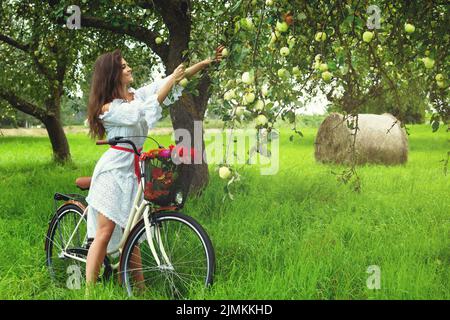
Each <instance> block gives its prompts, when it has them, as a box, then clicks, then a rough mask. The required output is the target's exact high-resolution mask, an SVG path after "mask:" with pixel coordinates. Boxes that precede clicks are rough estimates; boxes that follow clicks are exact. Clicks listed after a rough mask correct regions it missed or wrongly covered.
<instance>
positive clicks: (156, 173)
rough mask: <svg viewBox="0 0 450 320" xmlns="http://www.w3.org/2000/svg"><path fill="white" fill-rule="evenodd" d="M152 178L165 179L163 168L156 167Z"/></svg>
mask: <svg viewBox="0 0 450 320" xmlns="http://www.w3.org/2000/svg"><path fill="white" fill-rule="evenodd" d="M152 178H153V179H154V180H161V179H164V171H163V170H162V169H161V168H154V169H153V170H152Z"/></svg>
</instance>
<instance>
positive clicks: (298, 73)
mask: <svg viewBox="0 0 450 320" xmlns="http://www.w3.org/2000/svg"><path fill="white" fill-rule="evenodd" d="M292 74H294V75H296V76H299V75H300V69H299V68H298V67H297V66H295V67H293V68H292Z"/></svg>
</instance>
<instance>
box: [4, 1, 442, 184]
mask: <svg viewBox="0 0 450 320" xmlns="http://www.w3.org/2000/svg"><path fill="white" fill-rule="evenodd" d="M4 3H5V2H4ZM8 3H9V2H8ZM70 5H78V6H79V7H80V8H81V29H79V30H68V29H67V28H66V27H65V23H66V19H67V18H68V16H69V14H67V13H66V10H67V8H68V7H69V6H70ZM373 5H375V6H377V7H376V8H378V12H379V18H380V19H379V21H378V22H379V27H378V28H375V29H369V28H368V26H367V22H368V21H372V23H373V22H374V20H373V19H374V18H376V15H375V17H374V11H370V10H368V9H369V8H370V6H373ZM2 17H10V18H9V19H10V20H9V21H6V20H5V19H2V22H1V24H2V26H3V27H4V28H3V30H5V31H4V35H3V36H2V38H1V40H2V47H0V51H1V52H2V55H3V54H4V55H5V57H6V58H7V59H11V60H10V61H17V62H20V63H19V64H22V63H23V65H22V69H20V70H25V69H29V68H33V69H32V70H33V71H34V72H33V75H32V77H26V79H23V78H24V77H23V74H24V73H23V72H17V71H19V68H17V66H14V67H15V68H12V66H9V67H8V65H7V63H5V61H6V60H5V59H2V61H1V62H0V63H2V67H3V65H4V66H5V69H4V70H6V72H4V73H2V79H1V80H0V81H1V83H2V86H1V87H2V97H3V99H4V100H7V101H8V102H9V104H10V105H13V106H15V107H16V108H18V103H17V101H18V100H17V99H15V100H14V99H12V98H11V94H12V93H14V96H13V97H16V98H18V97H19V95H18V94H19V91H20V94H21V96H20V97H26V98H27V99H28V100H25V101H27V102H33V105H34V106H38V105H39V106H40V109H39V110H41V109H42V110H53V111H52V112H50V114H51V115H52V117H53V118H54V119H59V118H58V117H60V115H59V114H58V112H56V111H54V110H60V107H56V106H57V105H58V104H60V101H61V97H62V96H64V95H65V96H67V97H69V96H70V95H74V93H75V92H76V91H77V90H82V91H83V92H84V94H85V95H86V94H87V92H88V91H87V89H88V86H89V75H90V73H91V70H90V68H91V67H92V64H93V62H94V60H95V58H96V57H97V56H98V54H100V53H102V52H105V51H109V50H112V49H114V48H117V47H119V48H121V49H123V50H125V52H124V54H125V56H126V57H127V60H129V61H130V63H131V64H132V65H134V66H135V71H137V70H136V68H138V70H139V69H140V70H139V72H135V74H137V75H140V76H142V77H144V76H145V77H148V75H149V73H150V70H151V69H152V68H153V67H154V66H156V65H157V64H158V63H159V62H160V63H162V64H163V65H164V67H165V71H166V74H169V73H171V72H172V71H173V70H174V68H175V67H176V66H177V65H178V64H179V63H181V62H186V63H188V64H190V63H195V62H198V61H200V60H202V59H205V58H206V57H208V56H211V55H212V53H213V52H212V50H213V49H214V48H215V47H216V46H217V45H218V44H219V43H222V44H225V45H226V46H227V49H228V53H229V55H228V57H227V58H226V60H225V61H224V62H223V63H221V64H220V65H219V66H216V67H211V68H209V69H206V70H205V71H204V72H202V73H201V74H200V75H199V76H198V77H196V78H195V79H190V83H189V84H188V87H187V90H186V92H185V94H184V95H183V97H182V98H181V99H180V100H179V101H178V102H177V103H175V104H174V105H173V106H172V107H171V108H170V117H171V120H172V124H173V127H174V128H175V129H177V128H186V129H188V130H189V131H190V132H191V133H192V134H193V122H194V121H195V120H203V119H204V117H205V112H206V110H207V108H209V109H210V110H211V111H212V112H214V113H216V114H219V115H220V116H221V118H222V119H223V120H225V121H226V123H227V126H228V127H234V126H237V125H240V122H241V121H242V120H255V125H256V127H257V128H265V129H267V130H268V131H270V130H271V129H272V128H273V126H274V124H275V122H276V121H278V120H279V119H285V120H288V121H290V122H292V126H293V129H294V130H295V132H297V133H299V134H301V132H300V130H299V128H297V124H296V113H297V112H298V110H299V109H300V108H302V107H303V105H304V103H305V102H307V101H308V99H310V98H311V97H314V96H316V95H317V94H318V92H319V91H322V92H324V93H325V94H326V96H327V97H328V99H329V101H330V103H331V104H330V107H331V108H333V109H334V110H338V111H340V112H343V113H344V114H346V115H349V116H350V115H357V114H358V113H360V112H364V111H367V110H376V111H379V112H380V113H381V112H385V111H390V112H392V113H394V115H396V116H397V117H398V118H399V119H400V120H402V121H407V120H408V116H411V115H415V114H421V112H422V110H423V109H424V108H426V109H428V110H429V111H430V112H432V113H433V116H432V119H431V121H432V125H433V128H434V129H435V130H437V129H438V127H439V124H440V123H442V122H443V123H444V124H446V125H448V119H449V109H448V74H449V73H448V71H449V59H448V47H449V35H448V32H447V31H446V30H447V26H448V23H449V21H448V6H447V5H446V2H445V1H433V2H431V1H430V2H425V3H423V2H421V3H418V2H410V1H398V2H395V3H391V2H390V1H362V0H354V1H351V0H349V1H343V0H338V1H333V2H332V3H330V2H328V1H321V0H316V1H300V0H297V1H285V0H235V1H226V0H224V1H207V0H204V1H190V0H147V1H145V0H128V1H106V0H101V1H95V2H92V1H85V0H83V1H56V0H53V1H47V2H40V1H31V0H28V1H23V2H20V4H14V5H13V3H12V2H11V3H9V4H8V6H6V5H2ZM12 20H14V21H12ZM158 37H160V38H161V39H162V41H161V42H159V41H158V42H157V41H156V39H157V38H158ZM48 39H54V40H55V43H53V44H52V45H50V43H49V42H48ZM11 47H13V48H14V50H13V51H11ZM36 49H39V50H36ZM36 51H37V53H38V54H37V55H34V54H32V53H36ZM57 53H59V54H60V55H58V54H57ZM25 57H27V58H28V59H29V60H30V62H29V63H28V64H25V61H27V60H26V59H25ZM39 59H42V60H41V61H40V60H39ZM52 61H54V64H53V67H52ZM44 67H45V68H44ZM8 68H9V69H8ZM52 68H53V69H52ZM47 69H49V70H53V73H54V74H55V75H58V77H57V78H56V79H54V78H55V77H52V73H49V72H44V71H45V70H47ZM58 70H59V71H58ZM68 70H70V71H71V72H68ZM141 71H142V72H141ZM14 72H16V73H14ZM46 73H49V75H50V77H49V75H46ZM13 74H16V75H17V76H12V75H13ZM20 75H22V76H20ZM13 77H14V79H11V80H10V78H13ZM16 80H19V81H20V80H22V81H24V82H23V84H24V85H27V84H30V90H29V91H30V92H27V91H26V90H17V89H19V88H16V89H15V90H16V91H14V90H11V89H14V87H13V86H12V85H11V83H14V84H16V83H17V81H16ZM27 81H29V83H28V82H27ZM141 81H143V78H141V79H137V81H136V82H137V83H140V82H141ZM19 83H20V82H19ZM22 87H23V86H21V87H20V88H22ZM37 88H39V89H38V90H37ZM52 88H53V89H52ZM65 88H66V89H67V91H65V90H64V89H65ZM44 90H46V91H45V92H47V91H48V93H46V94H47V98H46V99H47V100H45V98H43V96H45V95H42V94H41V93H42V92H44ZM410 92H414V95H411V94H409V93H410ZM33 93H34V95H33ZM38 93H39V94H38ZM49 94H50V95H51V98H50V96H49ZM413 97H417V100H421V101H423V102H420V103H417V102H415V100H416V99H415V98H413ZM6 98H8V99H9V100H8V99H6ZM20 101H24V99H22V100H20ZM428 102H429V103H428ZM24 105H27V104H25V103H24V104H22V106H21V107H20V108H22V110H26V111H29V113H31V111H33V110H38V109H36V108H34V109H33V110H30V108H28V109H27V108H25V107H24ZM44 106H45V107H44ZM34 114H36V117H38V116H39V117H41V118H44V119H47V118H45V117H46V116H47V117H48V115H46V113H45V112H44V113H42V114H41V113H38V112H37V111H36V112H34ZM356 119H357V117H356ZM58 121H59V122H60V120H58ZM48 122H49V121H48V120H47V123H48ZM56 122H57V121H56ZM44 123H45V122H44ZM350 125H351V126H353V128H354V129H355V134H356V133H357V122H356V123H353V124H350ZM46 127H47V128H48V127H50V128H52V126H51V125H48V126H47V125H46ZM61 131H62V129H60V130H59V132H61ZM57 136H62V135H61V134H60V135H57ZM51 139H52V137H51ZM60 140H61V139H60ZM60 140H57V141H56V144H55V145H58V143H61V145H64V144H65V145H67V143H66V142H65V143H64V141H62V142H61V141H60ZM63 149H64V150H68V147H65V148H63ZM207 179H208V171H207V166H206V164H203V165H196V168H195V178H194V181H193V187H194V188H197V189H201V187H202V186H204V185H205V183H206V182H207Z"/></svg>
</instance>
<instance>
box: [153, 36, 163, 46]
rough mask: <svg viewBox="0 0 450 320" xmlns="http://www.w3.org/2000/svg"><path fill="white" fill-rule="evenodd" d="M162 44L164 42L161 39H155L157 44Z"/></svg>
mask: <svg viewBox="0 0 450 320" xmlns="http://www.w3.org/2000/svg"><path fill="white" fill-rule="evenodd" d="M162 42H163V40H162V39H161V37H156V39H155V43H156V44H161V43H162Z"/></svg>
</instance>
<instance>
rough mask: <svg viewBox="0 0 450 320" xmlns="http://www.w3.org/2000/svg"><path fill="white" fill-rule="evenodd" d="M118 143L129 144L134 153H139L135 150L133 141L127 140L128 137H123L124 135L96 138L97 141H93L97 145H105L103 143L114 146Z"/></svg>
mask: <svg viewBox="0 0 450 320" xmlns="http://www.w3.org/2000/svg"><path fill="white" fill-rule="evenodd" d="M119 143H125V144H129V145H130V146H131V147H132V148H133V151H134V153H135V154H136V155H138V156H140V155H141V154H140V152H139V151H138V150H137V148H136V145H135V144H134V142H133V141H131V140H128V139H124V137H114V138H111V139H108V140H98V141H97V142H95V144H96V145H98V146H101V145H105V144H109V145H110V146H115V145H117V144H119Z"/></svg>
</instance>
